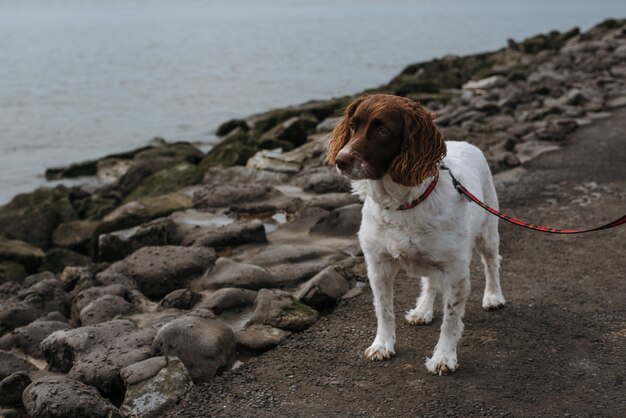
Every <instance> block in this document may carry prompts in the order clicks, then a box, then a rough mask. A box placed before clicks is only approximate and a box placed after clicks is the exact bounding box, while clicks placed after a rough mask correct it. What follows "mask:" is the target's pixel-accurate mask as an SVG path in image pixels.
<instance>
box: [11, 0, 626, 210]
mask: <svg viewBox="0 0 626 418" xmlns="http://www.w3.org/2000/svg"><path fill="white" fill-rule="evenodd" d="M382 3H383V2H381V1H377V0H358V1H357V0H353V1H337V0H334V1H331V0H315V1H313V0H309V1H304V0H300V1H298V0H275V1H270V0H249V1H247V0H229V1H218V0H215V1H209V0H207V1H201V0H172V1H165V0H107V1H101V0H100V1H95V0H0V203H3V202H6V201H8V200H9V199H10V197H11V196H12V195H14V194H15V193H18V192H23V191H28V190H30V189H33V188H35V187H37V186H38V185H40V184H42V183H43V182H44V180H43V178H42V173H43V172H44V170H45V168H46V167H50V166H56V165H62V164H67V163H70V162H74V161H79V160H84V159H89V158H95V157H98V156H102V155H104V154H107V153H111V152H114V151H120V150H125V149H129V148H133V147H137V146H140V145H143V144H145V143H146V142H147V141H148V140H149V139H150V138H152V137H155V136H162V137H165V138H167V139H188V140H202V141H206V142H211V141H213V140H214V137H213V135H212V131H213V130H214V129H215V127H216V126H217V125H218V124H219V123H220V122H222V121H224V120H226V119H229V118H232V117H238V116H246V115H248V114H251V113H254V112H259V111H263V110H267V109H269V108H272V107H278V106H283V105H288V104H296V103H299V102H303V101H306V100H309V99H312V98H328V97H332V96H337V95H343V94H348V93H355V92H357V91H360V90H362V89H364V88H368V87H372V86H376V85H379V84H383V83H386V82H387V81H388V80H389V79H390V78H391V77H393V76H394V75H395V74H397V73H398V72H399V71H400V70H401V69H402V68H403V67H404V66H405V65H406V64H409V63H412V62H416V61H421V60H426V59H430V58H433V57H437V56H441V55H444V54H448V53H453V54H466V53H471V52H480V51H486V50H490V49H495V48H499V47H502V46H503V45H505V43H506V39H507V38H510V37H512V38H515V39H521V38H524V37H526V36H529V35H532V34H535V33H538V32H542V31H547V30H550V29H559V30H566V29H569V28H572V27H574V26H579V27H581V29H583V30H586V29H588V28H589V27H591V26H592V25H593V24H595V23H597V22H599V21H601V20H603V19H605V18H607V17H624V16H626V1H624V0H595V1H588V0H550V1H546V0H540V1H538V0H525V1H521V2H513V1H503V0H473V1H463V0H457V1H454V0H431V1H429V0H422V1H407V0H399V1H390V0H388V1H386V2H384V3H385V5H382Z"/></svg>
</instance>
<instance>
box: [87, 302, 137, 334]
mask: <svg viewBox="0 0 626 418" xmlns="http://www.w3.org/2000/svg"><path fill="white" fill-rule="evenodd" d="M133 312H135V307H134V306H133V305H131V304H130V303H129V302H128V301H127V300H126V299H124V298H122V297H120V296H115V295H104V296H101V297H100V298H98V299H96V300H94V301H93V302H91V303H90V304H89V305H87V306H85V307H84V308H83V309H82V310H81V311H80V314H79V319H80V323H81V324H82V325H83V326H84V325H93V324H98V323H100V322H106V321H110V320H111V319H113V318H115V317H117V316H118V315H128V314H131V313H133Z"/></svg>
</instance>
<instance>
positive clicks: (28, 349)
mask: <svg viewBox="0 0 626 418" xmlns="http://www.w3.org/2000/svg"><path fill="white" fill-rule="evenodd" d="M70 328H72V327H71V326H70V325H69V324H68V323H67V322H62V321H42V320H37V321H34V322H31V323H30V324H28V325H26V326H23V327H19V328H16V329H14V330H13V331H11V332H10V333H9V334H6V335H4V336H3V337H1V338H0V350H11V349H13V348H18V349H20V350H22V351H23V352H25V353H26V354H28V355H30V356H33V357H41V356H42V353H41V348H40V347H39V344H40V343H41V341H43V340H44V339H45V338H46V337H47V336H48V335H50V334H52V333H53V332H55V331H59V330H64V329H70Z"/></svg>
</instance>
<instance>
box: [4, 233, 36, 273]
mask: <svg viewBox="0 0 626 418" xmlns="http://www.w3.org/2000/svg"><path fill="white" fill-rule="evenodd" d="M43 257H44V252H43V251H42V250H41V249H40V248H37V247H35V246H34V245H31V244H29V243H27V242H24V241H20V240H11V239H6V238H3V237H1V236H0V261H12V262H15V263H19V264H21V265H23V266H24V268H25V269H26V271H27V272H30V273H35V272H36V271H37V268H38V267H39V265H41V262H42V261H43Z"/></svg>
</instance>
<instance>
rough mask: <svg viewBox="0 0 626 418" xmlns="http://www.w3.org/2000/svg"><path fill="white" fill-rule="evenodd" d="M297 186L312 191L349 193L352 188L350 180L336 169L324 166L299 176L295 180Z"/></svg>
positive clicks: (318, 192)
mask: <svg viewBox="0 0 626 418" xmlns="http://www.w3.org/2000/svg"><path fill="white" fill-rule="evenodd" d="M294 184H295V185H296V186H300V187H302V188H303V189H304V190H306V191H307V192H312V193H317V194H321V193H349V192H350V191H351V190H352V185H351V184H350V181H349V180H348V179H346V178H345V177H343V176H340V175H339V174H338V173H337V172H336V171H335V170H333V169H331V168H329V167H324V168H321V169H319V170H318V171H316V172H314V173H307V174H302V175H300V176H298V177H297V178H296V179H295V180H294Z"/></svg>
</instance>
